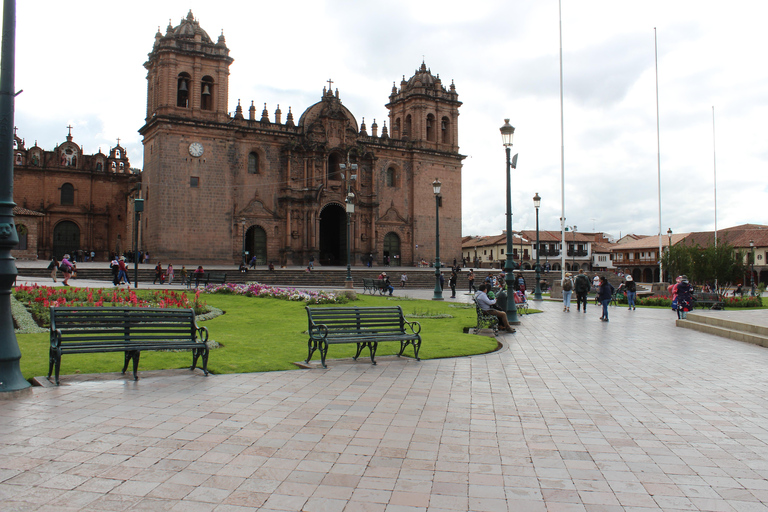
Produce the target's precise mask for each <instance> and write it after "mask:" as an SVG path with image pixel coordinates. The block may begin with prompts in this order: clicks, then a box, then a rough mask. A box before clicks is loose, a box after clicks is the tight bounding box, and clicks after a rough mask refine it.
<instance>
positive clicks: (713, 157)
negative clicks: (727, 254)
mask: <svg viewBox="0 0 768 512" xmlns="http://www.w3.org/2000/svg"><path fill="white" fill-rule="evenodd" d="M712 160H713V165H714V171H715V247H717V153H716V150H715V106H714V105H712Z"/></svg>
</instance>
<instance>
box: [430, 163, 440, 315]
mask: <svg viewBox="0 0 768 512" xmlns="http://www.w3.org/2000/svg"><path fill="white" fill-rule="evenodd" d="M441 185H442V183H440V180H439V179H437V178H435V181H433V182H432V191H433V192H434V193H435V294H434V295H433V296H432V300H443V287H442V286H440V186H441Z"/></svg>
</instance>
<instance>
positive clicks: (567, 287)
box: [563, 278, 573, 292]
mask: <svg viewBox="0 0 768 512" xmlns="http://www.w3.org/2000/svg"><path fill="white" fill-rule="evenodd" d="M572 289H573V281H571V280H570V279H567V278H566V279H563V291H566V292H569V291H571V290H572Z"/></svg>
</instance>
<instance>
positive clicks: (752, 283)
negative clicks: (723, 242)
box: [749, 240, 755, 297]
mask: <svg viewBox="0 0 768 512" xmlns="http://www.w3.org/2000/svg"><path fill="white" fill-rule="evenodd" d="M749 251H750V252H751V253H752V261H751V262H750V266H749V286H750V288H751V289H752V292H751V293H752V296H753V297H754V296H755V241H754V240H750V241H749Z"/></svg>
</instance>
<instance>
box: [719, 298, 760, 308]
mask: <svg viewBox="0 0 768 512" xmlns="http://www.w3.org/2000/svg"><path fill="white" fill-rule="evenodd" d="M723 302H724V303H725V307H726V308H728V307H731V308H760V307H763V301H762V299H761V298H760V297H726V298H724V299H723Z"/></svg>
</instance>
